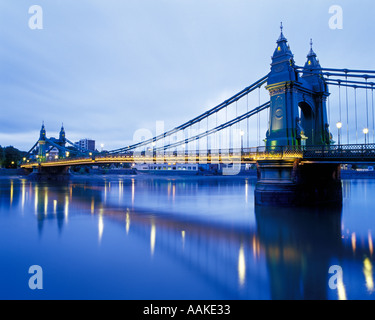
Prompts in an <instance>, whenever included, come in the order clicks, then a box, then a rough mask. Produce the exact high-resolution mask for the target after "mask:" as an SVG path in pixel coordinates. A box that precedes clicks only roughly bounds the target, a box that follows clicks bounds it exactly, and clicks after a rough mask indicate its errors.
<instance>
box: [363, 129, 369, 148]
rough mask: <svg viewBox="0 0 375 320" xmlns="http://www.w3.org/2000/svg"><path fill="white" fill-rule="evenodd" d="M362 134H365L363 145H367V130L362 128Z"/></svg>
mask: <svg viewBox="0 0 375 320" xmlns="http://www.w3.org/2000/svg"><path fill="white" fill-rule="evenodd" d="M363 133H364V134H365V144H367V134H368V128H364V129H363Z"/></svg>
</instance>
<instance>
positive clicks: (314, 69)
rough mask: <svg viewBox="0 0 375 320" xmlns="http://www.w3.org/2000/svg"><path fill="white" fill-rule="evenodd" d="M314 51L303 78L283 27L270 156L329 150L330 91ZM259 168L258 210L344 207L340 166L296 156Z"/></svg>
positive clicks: (272, 85) (274, 78) (272, 79)
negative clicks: (304, 149) (303, 148)
mask: <svg viewBox="0 0 375 320" xmlns="http://www.w3.org/2000/svg"><path fill="white" fill-rule="evenodd" d="M310 46H311V47H310V51H309V53H308V55H307V61H306V63H305V67H304V69H303V70H304V72H303V74H302V76H299V73H298V69H299V67H298V66H296V65H295V62H294V56H293V53H292V51H291V50H290V47H289V45H288V42H287V39H286V38H285V36H284V34H283V27H282V25H281V34H280V37H279V39H278V40H277V46H276V49H275V51H274V54H273V56H272V63H271V72H270V73H269V76H268V83H267V87H266V88H267V90H268V91H269V94H270V102H271V105H270V115H269V128H268V130H267V133H266V139H265V143H266V148H267V150H269V151H270V152H271V153H272V151H273V150H278V149H279V148H288V149H292V150H293V149H300V148H301V147H300V146H302V145H307V146H312V145H315V146H319V145H322V146H323V145H328V144H330V133H329V124H328V121H327V110H326V101H327V98H328V96H329V92H328V87H327V84H326V83H325V81H324V79H323V77H322V68H321V66H320V64H319V61H318V59H317V56H316V54H315V52H314V51H313V49H312V41H311V42H310ZM257 168H258V181H257V185H256V188H255V203H256V205H260V206H280V205H284V206H295V205H296V206H298V205H317V204H328V203H335V204H337V203H341V201H342V189H341V179H340V166H339V165H338V164H324V163H307V162H304V161H303V159H300V158H299V157H297V156H296V155H293V153H291V155H289V156H287V157H285V158H282V159H280V158H279V159H272V158H270V159H267V160H260V161H257Z"/></svg>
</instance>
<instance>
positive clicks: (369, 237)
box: [368, 231, 374, 256]
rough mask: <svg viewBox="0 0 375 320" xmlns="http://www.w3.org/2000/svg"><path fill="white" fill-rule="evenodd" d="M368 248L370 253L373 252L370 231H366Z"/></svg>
mask: <svg viewBox="0 0 375 320" xmlns="http://www.w3.org/2000/svg"><path fill="white" fill-rule="evenodd" d="M368 248H369V250H370V255H371V256H372V254H373V253H374V246H373V244H372V236H371V231H369V232H368Z"/></svg>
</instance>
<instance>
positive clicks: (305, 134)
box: [296, 101, 315, 145]
mask: <svg viewBox="0 0 375 320" xmlns="http://www.w3.org/2000/svg"><path fill="white" fill-rule="evenodd" d="M298 111H299V116H298V119H297V124H296V125H297V139H298V140H299V141H300V144H306V145H314V143H315V141H314V122H315V112H314V109H313V107H312V106H311V105H310V104H309V103H308V102H306V101H301V102H299V103H298Z"/></svg>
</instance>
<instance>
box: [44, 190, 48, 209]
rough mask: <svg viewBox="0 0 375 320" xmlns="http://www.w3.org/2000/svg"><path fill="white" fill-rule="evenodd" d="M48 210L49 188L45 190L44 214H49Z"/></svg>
mask: <svg viewBox="0 0 375 320" xmlns="http://www.w3.org/2000/svg"><path fill="white" fill-rule="evenodd" d="M47 211H48V191H47V189H45V190H44V214H45V215H47Z"/></svg>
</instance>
